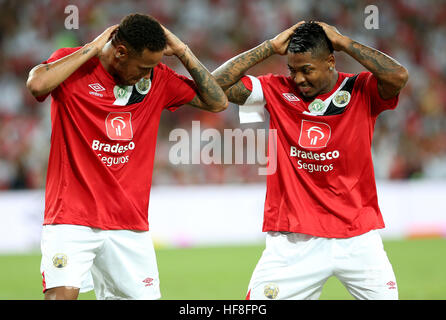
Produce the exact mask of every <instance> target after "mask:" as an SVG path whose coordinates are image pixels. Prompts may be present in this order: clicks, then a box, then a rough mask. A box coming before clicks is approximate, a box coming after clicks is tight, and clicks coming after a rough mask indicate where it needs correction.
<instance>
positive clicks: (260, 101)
mask: <svg viewBox="0 0 446 320" xmlns="http://www.w3.org/2000/svg"><path fill="white" fill-rule="evenodd" d="M248 77H249V78H250V79H251V82H252V92H251V94H250V95H249V97H248V99H246V101H245V103H244V104H243V105H240V107H239V118H240V123H253V122H264V121H265V104H266V101H265V97H264V96H263V90H262V85H261V83H260V80H259V79H257V78H256V77H253V76H249V75H248Z"/></svg>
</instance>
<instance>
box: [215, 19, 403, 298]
mask: <svg viewBox="0 0 446 320" xmlns="http://www.w3.org/2000/svg"><path fill="white" fill-rule="evenodd" d="M333 51H343V52H345V53H347V54H348V55H350V56H351V57H353V58H354V59H356V60H357V61H358V62H359V63H361V64H362V65H363V66H364V67H365V68H366V69H367V70H368V71H364V72H361V73H359V74H348V73H343V72H338V71H337V70H336V69H335V57H334V55H333ZM273 54H280V55H287V63H288V69H289V71H290V75H289V76H288V77H286V76H282V75H273V74H267V75H262V76H258V77H253V76H245V75H244V74H245V72H247V71H248V70H249V69H250V68H251V67H252V66H254V65H256V64H257V63H259V62H261V61H263V60H264V59H266V58H268V57H269V56H271V55H273ZM213 74H214V76H215V77H216V79H217V81H218V82H219V84H220V85H221V86H222V88H223V89H224V90H225V92H226V94H227V96H228V99H229V101H231V102H234V103H237V104H239V105H240V109H239V114H240V122H242V123H243V122H255V121H264V120H265V116H264V110H265V109H266V110H267V111H268V113H269V115H270V123H269V127H270V130H276V134H277V145H276V146H275V149H276V151H277V170H276V171H275V173H273V174H271V175H269V176H268V177H267V191H266V200H265V207H264V221H263V231H264V232H267V235H266V248H265V250H264V252H263V254H262V257H261V258H260V261H259V262H258V264H257V266H256V268H255V270H254V272H253V275H252V278H251V281H250V284H249V288H248V295H247V298H248V299H266V298H269V299H274V298H277V299H317V298H318V297H319V296H320V294H321V291H322V287H323V285H324V283H325V282H326V280H327V279H328V278H329V277H331V276H336V277H337V278H338V279H339V280H340V281H341V282H342V283H343V284H344V285H345V287H346V288H347V289H348V291H349V292H350V293H351V294H352V295H353V296H354V297H355V298H357V299H397V298H398V290H397V284H396V280H395V275H394V272H393V270H392V266H391V264H390V262H389V260H388V258H387V255H386V253H385V251H384V249H383V244H382V240H381V237H380V235H379V233H378V232H377V229H380V228H384V221H383V218H382V215H381V212H380V209H379V206H378V198H377V193H376V185H375V178H374V172H373V163H372V156H371V146H372V137H373V131H374V125H375V122H376V119H377V117H378V115H379V114H380V113H381V112H382V111H384V110H388V109H394V108H395V107H396V106H397V103H398V95H399V92H400V90H401V89H402V88H403V87H404V86H405V84H406V82H407V80H408V72H407V70H406V69H405V68H404V67H403V66H401V65H400V64H399V63H398V62H397V61H395V60H394V59H392V58H391V57H389V56H387V55H385V54H384V53H382V52H380V51H378V50H376V49H373V48H370V47H367V46H365V45H362V44H360V43H358V42H356V41H354V40H352V39H350V38H349V37H347V36H345V35H342V34H340V33H339V32H338V30H337V29H336V28H334V27H333V26H329V25H327V24H325V23H322V22H304V21H302V22H299V23H298V24H296V25H295V26H293V27H292V28H289V29H287V30H285V31H284V32H282V33H280V34H279V35H278V36H276V37H275V38H274V39H271V40H267V41H265V42H264V43H262V44H261V45H259V46H257V47H255V48H253V49H251V50H249V51H247V52H244V53H242V54H240V55H238V56H236V57H234V58H232V59H230V60H229V61H228V62H226V63H225V64H223V65H222V66H221V67H219V68H218V69H217V70H215V71H214V72H213ZM270 152H272V150H270ZM270 157H271V155H270Z"/></svg>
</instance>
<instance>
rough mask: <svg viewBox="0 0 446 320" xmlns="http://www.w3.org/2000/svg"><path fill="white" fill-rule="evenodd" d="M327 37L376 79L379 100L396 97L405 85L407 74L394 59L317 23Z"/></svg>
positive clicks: (338, 49)
mask: <svg viewBox="0 0 446 320" xmlns="http://www.w3.org/2000/svg"><path fill="white" fill-rule="evenodd" d="M319 24H320V25H321V26H322V28H323V29H324V31H325V33H326V34H327V37H328V38H329V39H330V41H331V42H332V44H333V48H334V49H335V50H337V51H344V52H346V53H347V54H349V55H350V56H351V57H353V58H354V59H355V60H356V61H358V62H359V63H361V64H362V65H363V66H364V67H365V68H367V70H369V71H370V72H371V73H373V75H374V76H375V77H376V79H378V92H379V95H380V96H381V98H383V99H390V98H392V97H394V96H396V95H397V94H398V93H399V92H400V90H401V89H402V88H404V86H405V85H406V82H407V80H408V78H409V72H408V71H407V69H406V68H404V67H403V66H402V65H401V64H399V63H398V61H396V60H395V59H393V58H391V57H389V56H388V55H386V54H384V53H382V52H380V51H378V50H376V49H373V48H370V47H367V46H365V45H363V44H360V43H358V42H356V41H354V40H352V39H350V38H348V37H346V36H344V35H341V34H340V33H339V31H338V30H337V29H336V28H335V27H333V26H329V25H327V24H326V23H323V22H319Z"/></svg>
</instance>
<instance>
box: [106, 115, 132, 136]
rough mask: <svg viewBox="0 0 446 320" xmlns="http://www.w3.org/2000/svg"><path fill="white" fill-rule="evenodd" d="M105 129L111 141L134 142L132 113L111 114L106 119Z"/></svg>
mask: <svg viewBox="0 0 446 320" xmlns="http://www.w3.org/2000/svg"><path fill="white" fill-rule="evenodd" d="M105 129H106V131H107V136H108V137H109V138H110V139H111V140H132V139H133V129H132V114H131V113H130V112H110V113H109V114H108V116H107V118H106V119H105Z"/></svg>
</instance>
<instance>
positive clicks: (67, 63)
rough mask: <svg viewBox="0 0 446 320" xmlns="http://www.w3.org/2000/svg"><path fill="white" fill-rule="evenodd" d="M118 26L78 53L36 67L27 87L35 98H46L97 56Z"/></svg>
mask: <svg viewBox="0 0 446 320" xmlns="http://www.w3.org/2000/svg"><path fill="white" fill-rule="evenodd" d="M117 27H118V25H114V26H111V27H109V28H107V29H106V30H105V31H104V32H103V33H102V34H101V35H99V36H98V37H97V38H96V39H94V40H93V41H92V42H90V43H88V44H86V45H85V46H83V47H82V48H81V49H79V50H77V51H76V52H74V53H72V54H70V55H68V56H66V57H63V58H61V59H59V60H56V61H54V62H51V63H47V64H39V65H37V66H35V67H34V68H33V69H32V70H31V71H30V73H29V75H28V80H27V81H26V86H27V88H28V90H29V91H30V92H31V93H32V95H33V96H35V97H40V96H44V95H46V94H48V93H50V92H51V91H53V90H54V89H55V88H56V87H57V86H58V85H59V84H61V83H62V82H63V81H65V80H66V79H67V78H68V77H69V76H70V75H71V74H72V73H73V72H74V71H76V70H77V69H78V68H79V67H80V66H81V65H83V64H84V63H85V62H86V61H88V60H89V59H90V58H92V57H93V56H95V55H97V54H98V53H99V52H100V51H101V49H102V48H103V47H104V45H105V44H106V43H107V41H108V40H109V38H110V36H111V34H112V33H113V31H115V29H116V28H117Z"/></svg>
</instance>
